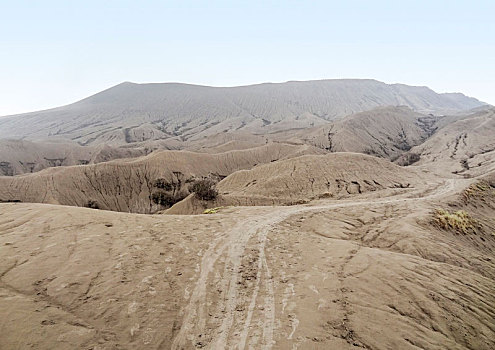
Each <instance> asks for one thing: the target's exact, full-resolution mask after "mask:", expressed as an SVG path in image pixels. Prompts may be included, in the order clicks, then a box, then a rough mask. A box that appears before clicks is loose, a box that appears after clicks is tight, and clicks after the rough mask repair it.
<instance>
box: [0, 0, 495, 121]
mask: <svg viewBox="0 0 495 350" xmlns="http://www.w3.org/2000/svg"><path fill="white" fill-rule="evenodd" d="M494 14H495V1H494V0H486V1H481V0H480V1H477V0H470V1H457V0H450V1H439V0H428V1H422V0H415V1H409V0H394V1H384V0H382V1H373V0H366V1H357V0H347V1H342V0H340V1H330V0H329V1H318V0H314V1H309V0H308V1H303V0H299V1H293V0H285V1H271V0H264V1H257V0H250V1H235V0H230V1H216V0H208V1H206V0H204V1H188V0H180V1H152V0H141V1H138V0H135V1H126V0H105V1H101V0H98V1H92V0H85V1H76V0H73V1H67V0H63V1H52V0H42V1H41V0H30V1H24V0H12V1H6V0H0V116H2V115H9V114H16V113H23V112H29V111H35V110H41V109H47V108H52V107H57V106H61V105H65V104H69V103H72V102H75V101H77V100H80V99H82V98H84V97H87V96H89V95H92V94H94V93H97V92H99V91H101V90H104V89H106V88H109V87H111V86H113V85H116V84H119V83H121V82H123V81H132V82H136V83H146V82H184V83H193V84H202V85H212V86H236V85H247V84H253V83H261V82H283V81H288V80H311V79H335V78H372V79H377V80H380V81H384V82H386V83H396V82H400V83H405V84H409V85H420V86H428V87H430V88H432V89H433V90H435V91H437V92H463V93H465V94H467V95H470V96H474V97H476V98H478V99H480V100H482V101H485V102H488V103H491V104H495V17H494Z"/></svg>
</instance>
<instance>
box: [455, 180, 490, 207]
mask: <svg viewBox="0 0 495 350" xmlns="http://www.w3.org/2000/svg"><path fill="white" fill-rule="evenodd" d="M479 197H492V198H493V197H495V182H494V181H493V180H492V181H489V180H481V181H479V182H477V183H474V184H472V185H471V186H469V187H468V188H466V189H465V190H464V191H462V198H463V200H464V202H469V200H470V199H473V198H479Z"/></svg>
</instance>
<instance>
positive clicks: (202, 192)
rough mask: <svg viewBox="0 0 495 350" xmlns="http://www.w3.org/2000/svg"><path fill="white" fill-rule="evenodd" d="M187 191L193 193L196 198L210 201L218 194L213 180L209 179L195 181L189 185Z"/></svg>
mask: <svg viewBox="0 0 495 350" xmlns="http://www.w3.org/2000/svg"><path fill="white" fill-rule="evenodd" d="M189 191H190V192H193V193H195V195H196V197H197V198H199V199H201V200H204V201H211V200H213V199H215V198H217V195H218V191H217V189H216V188H215V182H213V181H212V180H210V179H203V180H197V181H195V182H194V183H193V184H192V185H191V186H190V187H189Z"/></svg>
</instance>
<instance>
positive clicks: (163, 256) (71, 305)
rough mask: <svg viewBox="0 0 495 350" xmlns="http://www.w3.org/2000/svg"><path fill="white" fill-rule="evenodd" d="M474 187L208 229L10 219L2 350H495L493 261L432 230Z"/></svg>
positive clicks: (76, 215) (198, 219) (446, 187)
mask: <svg viewBox="0 0 495 350" xmlns="http://www.w3.org/2000/svg"><path fill="white" fill-rule="evenodd" d="M469 181H471V180H446V181H445V182H443V183H441V184H438V185H435V186H432V187H431V188H430V189H428V190H424V189H397V190H396V191H397V193H396V195H395V196H392V197H387V198H379V196H380V193H377V192H374V193H369V194H366V195H363V196H360V197H359V199H354V200H350V201H344V200H342V201H328V200H322V201H319V202H315V203H314V204H311V205H299V206H290V207H280V206H275V207H234V208H227V209H223V210H221V211H220V213H218V214H215V215H209V216H205V215H203V216H159V215H155V216H145V215H136V214H125V213H115V212H105V211H94V210H90V209H83V208H68V207H61V206H48V205H41V204H2V205H1V208H2V211H1V212H0V213H1V215H0V231H1V232H2V235H1V236H0V240H1V241H0V247H1V251H2V256H5V257H6V258H5V259H4V260H3V261H2V262H1V265H0V274H1V280H0V292H1V294H0V309H2V310H5V311H4V312H3V317H4V319H5V320H6V321H5V322H4V323H3V324H2V325H1V326H0V331H1V333H2V334H3V335H5V336H2V338H1V339H0V347H5V348H26V347H34V348H38V349H53V348H57V349H73V348H88V349H90V348H92V349H132V348H143V349H145V348H149V349H169V348H172V349H194V348H209V349H223V348H225V349H270V348H273V349H297V348H299V349H353V348H356V347H358V348H359V347H360V348H365V349H389V348H400V349H416V348H418V347H419V348H424V349H491V348H493V346H494V345H495V344H494V343H493V339H495V338H494V335H495V325H494V324H493V319H494V317H495V313H494V311H493V310H495V298H494V297H493V295H494V290H493V279H494V277H495V264H494V263H493V262H492V261H493V260H490V261H489V260H487V259H488V258H493V256H490V254H489V255H486V253H483V252H480V251H479V249H477V248H476V247H471V246H469V245H466V243H465V242H464V241H462V240H459V239H458V237H453V236H450V235H446V234H439V233H438V232H434V231H431V230H430V229H425V228H424V227H423V226H421V224H418V222H420V221H421V220H422V218H424V217H426V216H427V215H428V213H429V212H430V211H431V209H432V208H434V207H435V206H437V205H438V201H439V200H442V201H443V200H444V198H445V197H446V196H449V195H450V194H452V193H454V192H458V190H459V189H460V188H463V187H464V186H465V185H467V183H468V182H469ZM418 220H419V221H418ZM19 315H25V316H23V317H19ZM54 344H55V345H54Z"/></svg>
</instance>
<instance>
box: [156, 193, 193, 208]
mask: <svg viewBox="0 0 495 350" xmlns="http://www.w3.org/2000/svg"><path fill="white" fill-rule="evenodd" d="M184 198H186V195H185V194H184V193H182V192H179V193H176V194H171V193H168V192H165V191H156V192H154V193H153V194H152V195H151V199H152V200H153V202H154V203H156V204H159V205H163V206H165V207H171V206H172V205H174V204H175V203H177V202H180V201H181V200H183V199H184Z"/></svg>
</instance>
